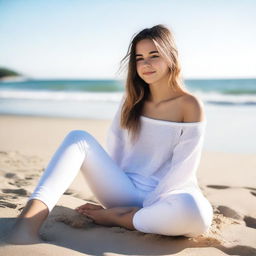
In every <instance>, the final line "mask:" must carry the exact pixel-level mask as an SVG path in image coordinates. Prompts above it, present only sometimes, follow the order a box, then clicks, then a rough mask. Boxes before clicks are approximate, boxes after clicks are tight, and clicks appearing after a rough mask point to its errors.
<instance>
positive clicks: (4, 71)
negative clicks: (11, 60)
mask: <svg viewBox="0 0 256 256" xmlns="http://www.w3.org/2000/svg"><path fill="white" fill-rule="evenodd" d="M6 76H20V74H19V73H17V72H16V71H13V70H10V69H7V68H1V67H0V79H1V78H4V77H6Z"/></svg>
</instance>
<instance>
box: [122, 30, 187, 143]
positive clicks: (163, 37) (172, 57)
mask: <svg viewBox="0 0 256 256" xmlns="http://www.w3.org/2000/svg"><path fill="white" fill-rule="evenodd" d="M143 39H151V40H152V41H153V43H154V44H155V46H156V48H157V50H158V52H159V54H160V55H161V56H162V57H163V58H164V59H165V61H166V62H167V64H168V66H169V68H170V77H169V80H168V86H170V87H171V88H172V89H173V90H174V91H185V87H184V84H183V82H182V78H181V75H180V73H181V67H180V63H179V59H178V51H177V48H176V45H175V41H174V37H173V35H172V33H171V31H170V30H169V29H168V28H166V27H165V26H163V25H156V26H153V27H152V28H146V29H143V30H142V31H140V32H139V33H137V34H135V35H134V36H133V38H132V40H131V42H130V45H129V48H128V51H127V54H126V55H125V57H124V58H123V59H122V60H121V68H123V67H124V66H125V68H126V69H127V78H126V85H125V99H124V102H123V105H122V109H121V118H120V126H121V127H122V128H124V129H127V130H128V132H129V134H131V135H132V140H133V141H135V140H136V137H137V136H138V134H139V131H140V127H141V123H140V115H141V113H142V107H143V103H144V101H145V99H147V97H148V96H149V87H148V84H147V83H146V82H145V81H144V80H142V79H141V78H140V77H139V75H138V73H137V70H136V57H135V54H136V45H137V43H138V42H139V41H141V40H143Z"/></svg>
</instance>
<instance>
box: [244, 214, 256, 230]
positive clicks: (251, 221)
mask: <svg viewBox="0 0 256 256" xmlns="http://www.w3.org/2000/svg"><path fill="white" fill-rule="evenodd" d="M244 222H245V223H246V226H247V227H249V228H256V218H253V217H251V216H244Z"/></svg>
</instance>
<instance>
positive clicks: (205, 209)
mask: <svg viewBox="0 0 256 256" xmlns="http://www.w3.org/2000/svg"><path fill="white" fill-rule="evenodd" d="M212 215H213V213H212V208H211V206H210V204H209V203H208V202H207V201H205V200H204V197H201V196H200V195H198V194H193V193H178V194H172V195H169V196H167V197H165V198H164V199H162V200H161V201H158V202H156V203H154V204H152V205H151V206H148V207H145V208H142V209H140V210H139V211H138V212H136V214H135V215H134V218H133V224H134V226H135V228H136V229H137V230H139V231H141V232H145V233H154V234H160V235H169V236H179V235H184V236H188V237H194V236H197V235H200V234H202V233H204V232H205V231H207V230H208V228H209V226H210V225H211V220H212Z"/></svg>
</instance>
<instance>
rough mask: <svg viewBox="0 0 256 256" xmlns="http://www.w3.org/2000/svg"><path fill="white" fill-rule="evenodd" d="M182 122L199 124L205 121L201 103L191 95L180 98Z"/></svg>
mask: <svg viewBox="0 0 256 256" xmlns="http://www.w3.org/2000/svg"><path fill="white" fill-rule="evenodd" d="M181 101H182V109H183V119H184V120H183V121H184V122H201V121H204V120H205V111H204V104H203V102H202V101H201V100H200V99H199V98H198V97H196V96H195V95H193V94H185V95H184V96H183V97H182V100H181Z"/></svg>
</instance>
